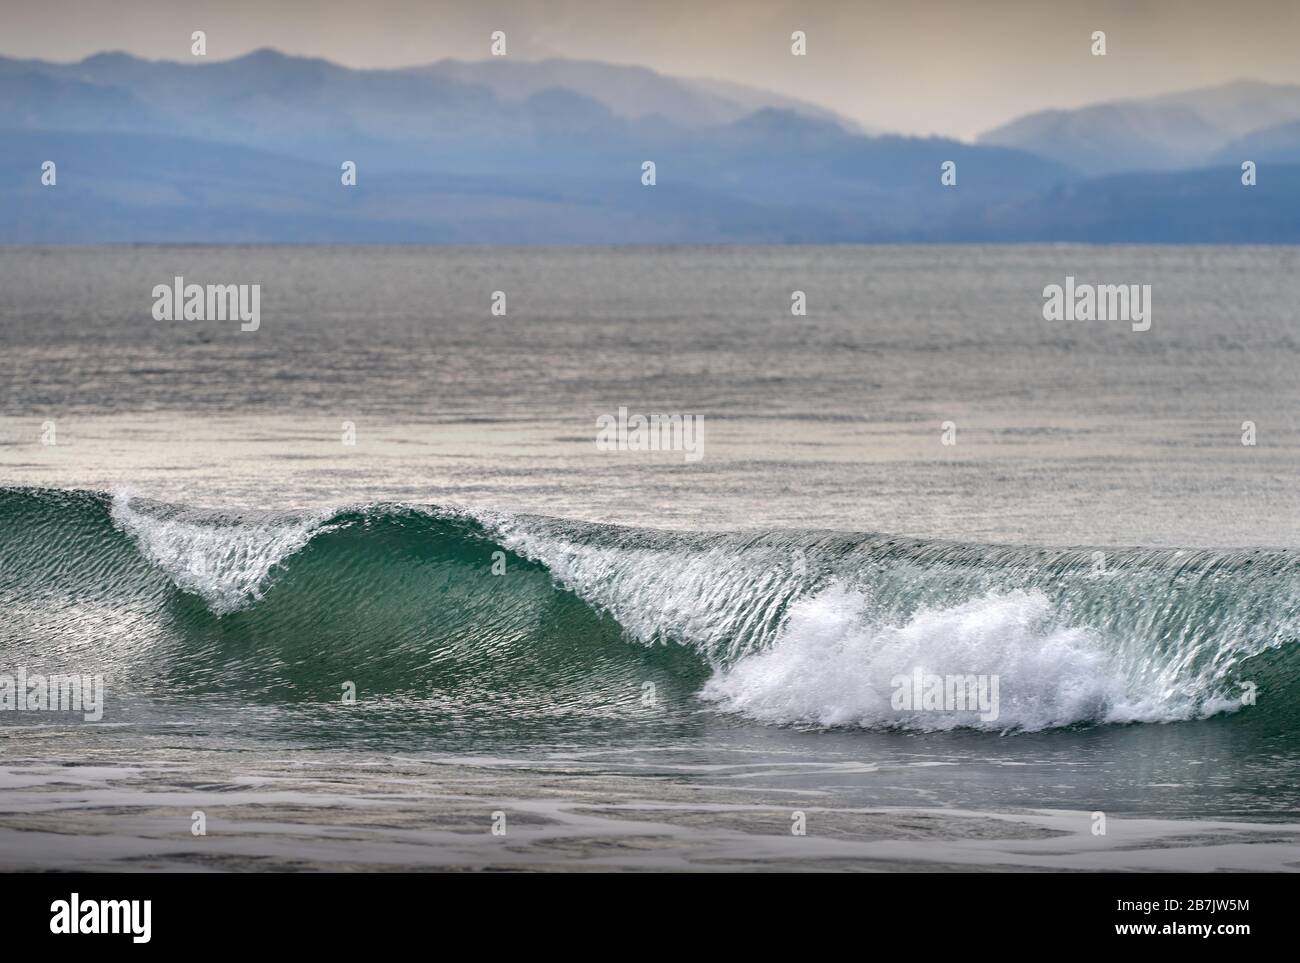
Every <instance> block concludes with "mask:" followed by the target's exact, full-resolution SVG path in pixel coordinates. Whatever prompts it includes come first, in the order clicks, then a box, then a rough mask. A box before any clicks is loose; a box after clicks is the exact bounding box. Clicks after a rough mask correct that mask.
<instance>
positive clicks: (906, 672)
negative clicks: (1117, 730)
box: [0, 489, 1300, 731]
mask: <svg viewBox="0 0 1300 963" xmlns="http://www.w3.org/2000/svg"><path fill="white" fill-rule="evenodd" d="M0 603H2V610H0V658H2V659H3V662H5V663H11V664H22V665H25V666H26V667H28V668H29V670H38V669H39V670H43V671H61V670H66V671H80V672H91V671H104V672H105V673H106V674H107V675H108V676H109V677H110V679H112V680H113V681H114V683H115V688H116V689H117V690H118V691H128V692H131V693H137V694H142V695H149V696H154V697H157V698H163V699H171V700H186V699H190V700H193V699H209V698H212V699H223V698H224V699H240V700H245V701H249V702H253V703H260V704H270V705H279V704H312V703H319V704H327V703H336V702H337V701H338V699H339V696H338V693H339V691H340V687H341V684H342V683H345V682H346V683H350V684H352V685H354V686H355V688H356V690H357V692H358V693H359V695H360V696H362V697H366V698H369V699H371V700H373V702H372V704H378V705H383V706H387V707H389V708H390V709H391V710H392V711H393V712H394V713H396V714H397V716H398V717H400V718H407V719H409V718H411V717H412V716H411V713H415V714H416V715H418V716H419V718H421V719H425V720H428V719H436V720H439V721H444V722H445V721H448V720H451V721H452V722H453V723H459V724H468V722H467V720H468V719H470V718H471V716H473V715H474V714H475V713H479V714H482V713H488V714H490V715H491V716H492V718H494V719H496V720H498V721H499V722H501V723H502V724H503V725H504V724H508V723H511V722H516V723H517V722H519V721H521V720H534V719H555V718H559V717H563V718H567V719H569V720H572V721H577V722H580V723H582V724H587V725H590V724H591V722H592V721H593V720H595V721H599V720H607V721H616V720H623V721H626V720H628V719H637V718H651V717H653V718H655V719H660V720H662V719H664V718H669V719H674V720H677V721H679V722H680V721H681V720H683V719H686V718H688V717H690V716H692V715H693V714H699V713H702V712H707V713H714V714H717V713H721V714H723V715H725V716H728V717H746V718H749V719H752V720H757V721H760V722H763V723H769V724H775V725H800V726H810V727H869V728H892V729H908V730H945V729H953V728H976V729H989V730H995V731H1032V730H1041V729H1050V728H1055V727H1064V726H1076V725H1087V724H1101V723H1127V722H1170V721H1179V720H1194V719H1202V718H1206V717H1209V716H1214V715H1228V714H1231V715H1235V716H1236V717H1237V718H1238V719H1239V720H1248V719H1250V718H1255V719H1272V720H1274V721H1277V720H1279V719H1281V720H1285V721H1286V724H1287V725H1289V719H1290V718H1291V715H1292V713H1293V711H1294V709H1295V708H1296V705H1295V703H1296V700H1297V697H1296V695H1295V693H1296V692H1297V691H1300V690H1297V688H1296V686H1295V684H1294V683H1295V682H1296V681H1297V668H1298V664H1297V656H1296V648H1295V646H1294V644H1293V643H1294V641H1295V638H1296V634H1297V626H1298V625H1300V623H1298V622H1297V616H1298V615H1300V554H1297V553H1294V552H1283V551H1274V552H1262V551H1253V552H1208V551H1195V552H1192V551H1181V552H1180V551H1169V550H1160V551H1156V550H1140V549H1130V550H1116V549H1107V550H1092V549H1061V550H1047V549H1034V548H1018V547H1003V546H976V545H960V544H955V543H942V542H934V541H924V540H916V539H906V538H897V537H892V536H886V535H878V534H846V533H831V532H769V533H743V534H741V533H736V534H715V533H676V532H665V531H657V530H646V529H629V528H621V527H616V526H607V525H598V524H593V523H587V522H574V521H564V520H557V519H548V518H540V517H531V516H519V515H507V514H501V513H492V512H472V511H464V510H454V509H449V508H442V507H438V506H414V505H368V506H359V507H351V508H347V509H343V510H339V511H332V512H311V513H300V514H258V513H229V512H216V511H207V510H200V509H194V508H189V507H185V506H177V505H164V504H158V503H152V502H149V501H146V500H143V499H139V498H133V497H131V496H130V495H128V494H126V493H117V494H114V495H108V494H102V493H93V492H66V491H50V490H34V489H3V490H0ZM918 673H919V674H920V675H923V676H926V677H930V676H935V675H937V676H939V677H944V676H951V675H957V676H963V677H966V676H976V677H980V678H995V679H996V680H997V686H998V688H997V691H998V695H999V699H1000V706H999V710H998V712H997V713H996V716H995V717H994V718H983V717H981V715H980V714H978V713H975V712H972V711H968V710H966V709H964V708H961V707H957V708H953V707H951V706H943V705H939V706H933V707H928V708H927V709H926V710H925V711H920V710H919V707H905V708H900V707H899V705H898V699H897V694H898V691H899V680H900V678H902V677H909V678H910V677H912V676H914V675H915V674H918ZM1243 695H1247V698H1246V699H1245V702H1246V703H1250V702H1251V701H1252V699H1251V697H1250V696H1251V695H1253V696H1254V701H1255V702H1257V704H1255V705H1250V704H1246V705H1244V706H1243ZM985 715H986V716H987V715H988V713H986V714H985Z"/></svg>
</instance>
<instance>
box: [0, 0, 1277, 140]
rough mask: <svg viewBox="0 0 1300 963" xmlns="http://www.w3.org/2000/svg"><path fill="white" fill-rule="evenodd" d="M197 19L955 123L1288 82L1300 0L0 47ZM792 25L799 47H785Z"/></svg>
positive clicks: (410, 22)
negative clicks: (703, 80) (576, 67)
mask: <svg viewBox="0 0 1300 963" xmlns="http://www.w3.org/2000/svg"><path fill="white" fill-rule="evenodd" d="M200 29H201V30H205V31H207V34H208V54H209V57H210V58H213V59H225V58H228V57H234V56H238V55H240V54H243V53H247V52H248V51H250V50H254V49H256V48H258V47H266V46H270V47H276V48H278V49H280V50H284V51H286V52H288V53H295V54H309V55H313V56H320V57H326V58H328V59H330V60H335V61H338V62H339V63H343V64H347V65H348V66H354V67H392V66H406V65H410V64H417V63H427V62H429V61H432V60H437V59H440V58H443V57H458V58H461V59H479V58H482V57H485V56H487V53H488V42H489V41H488V35H489V34H490V33H491V32H492V31H493V30H504V31H506V34H507V36H508V38H509V48H510V49H509V53H510V56H513V57H519V58H525V59H535V58H539V57H549V56H566V57H582V58H589V59H597V60H606V61H612V62H615V63H635V64H644V65H646V66H649V67H653V68H655V69H658V70H661V71H663V72H666V73H672V74H680V75H689V76H704V77H718V78H722V79H726V80H735V81H740V82H743V83H749V84H754V85H758V86H763V87H768V88H770V89H774V90H778V91H780V92H782V93H786V94H790V95H793V96H797V97H802V98H804V99H806V100H811V101H815V102H817V103H821V104H824V105H826V106H828V107H831V108H833V109H835V110H838V111H840V112H841V113H843V114H846V115H848V116H850V117H853V118H855V119H857V120H859V121H861V122H862V123H864V124H867V125H870V126H873V127H880V128H885V129H889V130H898V131H905V132H909V133H943V134H949V135H955V136H960V137H970V136H972V135H974V134H975V133H977V132H979V131H981V130H984V129H987V128H989V127H991V126H994V125H996V124H998V123H1001V122H1003V121H1005V120H1009V119H1011V118H1012V117H1014V116H1017V115H1019V114H1022V113H1025V112H1027V111H1030V110H1037V109H1041V108H1044V107H1071V106H1078V105H1080V104H1085V103H1089V102H1093V101H1097V100H1108V99H1114V98H1118V97H1129V96H1142V95H1147V94H1154V93H1164V92H1168V91H1172V90H1178V89H1184V88H1187V87H1194V86H1205V85H1212V84H1216V83H1222V82H1225V81H1228V80H1233V79H1237V78H1241V77H1252V78H1257V79H1260V80H1271V81H1279V82H1300V0H1232V2H1226V0H1064V2H1053V0H893V2H878V0H843V2H829V0H823V2H816V0H811V2H804V3H796V2H789V0H659V2H655V0H512V2H501V0H466V2H460V3H449V2H441V0H362V2H356V3H345V2H336V0H222V2H220V3H217V2H198V0H111V2H109V0H80V2H77V0H0V53H2V54H5V55H7V56H22V57H38V58H44V59H50V60H77V59H80V58H81V57H84V56H86V55H87V54H90V53H95V52H98V51H102V50H126V51H129V52H131V53H135V54H139V55H142V56H147V57H155V58H162V59H169V60H171V59H174V60H184V59H188V58H189V43H190V40H189V37H190V34H191V32H192V31H194V30H200ZM793 30H803V31H805V32H806V33H807V35H808V56H807V57H792V56H791V55H790V33H791V31H793ZM1094 30H1104V31H1106V35H1107V46H1108V54H1107V56H1105V57H1093V56H1091V55H1090V53H1089V46H1090V39H1089V38H1090V35H1091V34H1092V32H1093V31H1094Z"/></svg>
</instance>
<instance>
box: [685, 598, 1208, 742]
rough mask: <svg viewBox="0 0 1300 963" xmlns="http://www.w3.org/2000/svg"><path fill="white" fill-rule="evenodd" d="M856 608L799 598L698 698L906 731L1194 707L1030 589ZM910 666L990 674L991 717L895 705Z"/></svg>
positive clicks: (775, 715)
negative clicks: (904, 616) (768, 640)
mask: <svg viewBox="0 0 1300 963" xmlns="http://www.w3.org/2000/svg"><path fill="white" fill-rule="evenodd" d="M867 609H868V606H867V598H866V597H865V596H864V595H863V594H862V593H860V592H857V591H854V590H852V589H849V588H847V587H845V586H844V585H842V584H835V585H832V586H830V587H828V588H827V589H825V590H824V591H822V592H820V593H818V594H817V595H814V596H812V597H809V598H806V599H803V600H800V601H799V602H797V603H795V604H794V605H793V606H792V607H791V610H790V613H789V617H788V619H787V620H786V622H785V624H784V626H783V627H782V630H781V632H780V633H779V634H778V636H777V638H776V640H775V642H774V644H773V645H772V646H771V647H770V648H767V649H765V650H763V651H761V652H757V653H755V654H753V655H749V656H747V657H745V658H743V659H741V660H740V661H739V662H737V663H736V664H735V665H733V666H731V667H729V668H722V669H719V670H718V671H717V672H716V673H715V674H714V676H713V678H711V679H710V680H709V682H708V683H707V685H706V686H705V688H704V690H703V693H702V696H703V698H705V699H707V700H708V701H710V702H712V703H714V704H715V705H717V706H718V707H719V708H721V709H723V710H726V711H731V712H736V713H739V714H742V715H745V716H747V717H749V718H753V719H756V720H759V721H762V722H768V723H785V724H796V725H798V724H803V725H814V726H861V727H869V728H907V729H917V730H943V729H953V728H957V727H971V728H982V729H994V730H1008V729H1019V730H1027V731H1034V730H1039V729H1049V728H1053V727H1058V726H1066V725H1071V724H1076V723H1089V722H1128V721H1146V722H1164V721H1172V720H1175V719H1182V718H1192V717H1194V716H1196V715H1202V714H1204V707H1203V706H1202V705H1201V703H1200V701H1199V700H1198V699H1197V698H1196V695H1197V693H1195V692H1191V691H1188V692H1186V693H1184V694H1178V693H1171V692H1170V691H1168V690H1167V689H1158V687H1159V686H1161V685H1162V681H1161V679H1160V676H1159V675H1158V674H1157V675H1156V676H1154V677H1153V676H1151V675H1150V674H1145V673H1138V674H1136V675H1134V674H1132V673H1130V672H1128V671H1126V670H1125V668H1124V666H1123V665H1122V664H1121V663H1120V662H1119V661H1117V660H1115V659H1114V658H1112V648H1111V646H1110V645H1109V644H1108V643H1107V641H1106V640H1105V639H1103V638H1102V637H1101V636H1100V634H1099V633H1097V632H1095V631H1093V630H1091V629H1089V628H1086V627H1071V626H1066V625H1062V624H1060V623H1059V621H1058V619H1057V618H1056V617H1055V615H1054V613H1053V609H1052V604H1051V602H1050V600H1049V599H1048V597H1047V596H1046V595H1045V594H1044V593H1043V592H1041V591H1038V590H1032V591H1023V590H1015V591H1009V592H990V593H988V594H986V595H984V596H982V597H979V598H976V599H973V600H971V601H968V602H965V603H963V604H960V605H955V606H952V607H949V608H925V609H922V610H920V611H918V612H916V613H915V614H914V615H913V616H912V617H911V618H910V619H908V620H906V621H905V622H903V623H902V624H899V625H879V624H872V623H871V621H870V620H869V619H868V618H867V617H866V616H865V614H864V613H865V612H866V611H867ZM918 668H919V669H921V671H922V672H923V673H926V674H936V675H941V676H945V675H968V674H973V675H987V676H997V677H998V678H999V682H1000V703H1001V704H1000V707H999V712H998V715H997V718H996V719H994V720H989V721H986V720H983V719H981V718H980V715H979V714H978V713H977V712H973V711H944V710H922V711H917V710H914V709H896V708H895V707H894V705H893V703H892V701H891V696H892V695H893V694H894V691H895V688H894V685H893V682H894V680H895V679H896V678H897V677H899V676H908V677H910V676H912V674H913V673H914V672H915V670H917V669H918ZM1225 706H1226V704H1221V705H1220V706H1219V708H1220V709H1221V708H1224V707H1225Z"/></svg>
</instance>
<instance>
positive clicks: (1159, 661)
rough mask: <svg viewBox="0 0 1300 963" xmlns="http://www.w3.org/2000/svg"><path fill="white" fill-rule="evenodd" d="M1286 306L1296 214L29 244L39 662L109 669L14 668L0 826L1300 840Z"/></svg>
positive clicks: (606, 844)
mask: <svg viewBox="0 0 1300 963" xmlns="http://www.w3.org/2000/svg"><path fill="white" fill-rule="evenodd" d="M177 276H181V277H184V278H185V281H186V282H187V283H198V284H251V283H257V284H260V285H261V318H260V322H261V323H260V327H259V329H258V330H257V331H255V332H245V331H241V330H240V324H239V322H238V321H237V320H235V321H230V320H192V321H157V320H155V319H154V316H153V313H152V309H153V305H154V297H153V296H152V293H151V292H152V290H153V288H154V287H155V286H156V285H160V284H162V285H171V284H172V282H173V279H174V278H175V277H177ZM1067 276H1068V277H1074V278H1076V279H1077V280H1078V281H1079V282H1081V283H1096V284H1149V285H1151V291H1152V296H1151V297H1152V324H1151V328H1150V330H1147V331H1134V330H1133V329H1132V325H1131V324H1130V323H1129V322H1128V321H1124V320H1114V321H1091V322H1089V321H1073V322H1065V321H1046V320H1044V319H1043V311H1042V308H1043V300H1044V299H1043V289H1044V287H1045V286H1047V285H1050V284H1064V283H1065V279H1066V277H1067ZM797 291H798V292H803V293H804V295H805V296H806V302H807V314H806V316H798V315H794V314H792V312H791V303H792V293H793V292H797ZM495 292H501V293H502V294H503V295H504V299H502V298H500V297H498V296H497V295H496V294H495ZM502 300H504V304H505V313H504V314H500V313H495V314H494V313H493V310H492V308H493V304H494V302H495V303H497V304H500V303H501V302H502ZM1297 305H1300V250H1297V249H1295V248H1242V247H1232V248H1213V247H1111V248H1086V247H1072V246H1028V247H998V248H986V247H924V248H920V247H918V248H907V247H888V248H863V247H835V248H816V247H800V248H780V247H777V248H663V249H658V248H625V249H599V250H585V249H563V250H559V249H545V250H538V249H528V250H524V249H520V250H501V249H441V248H355V249H347V248H295V247H266V248H202V247H169V248H133V247H123V248H105V249H48V250H37V249H14V248H7V249H0V686H2V685H3V676H4V675H5V674H6V673H8V674H10V675H14V674H16V673H17V672H18V671H19V670H22V671H23V672H24V673H27V674H28V676H31V675H50V674H70V673H75V674H79V675H102V677H103V678H104V684H105V699H104V706H103V715H102V719H100V720H98V721H85V720H84V719H83V718H82V717H81V715H80V714H77V713H69V712H44V711H22V712H19V711H3V710H0V869H121V870H148V869H164V868H165V869H192V870H223V869H306V870H311V869H353V868H356V869H373V868H389V869H457V870H460V869H464V870H476V869H503V868H531V869H586V870H602V869H633V870H656V869H696V870H723V869H811V870H817V869H869V870H872V869H874V870H893V869H906V870H917V869H924V870H934V869H965V870H972V869H974V870H985V871H996V870H1001V869H1031V870H1107V869H1109V870H1177V869H1219V870H1295V869H1297V868H1300V733H1298V731H1297V729H1298V726H1300V654H1298V650H1297V648H1296V639H1297V634H1298V633H1300V513H1297V512H1296V511H1295V493H1296V491H1297V481H1296V479H1297V478H1298V477H1300V431H1297V428H1296V416H1295V412H1297V411H1300V378H1298V377H1297V374H1296V373H1297V371H1300V328H1297V320H1298V319H1297ZM498 311H499V308H498ZM620 409H626V410H627V412H630V413H632V414H638V413H639V414H645V415H650V414H664V415H682V416H689V415H695V416H699V417H701V418H702V419H703V431H702V435H701V436H700V440H701V446H700V449H699V456H700V457H698V459H696V458H695V457H693V456H690V453H688V452H683V451H681V450H659V451H643V450H635V448H634V447H633V448H631V449H619V450H604V449H602V448H601V447H600V446H598V445H597V437H598V431H599V429H598V427H597V425H598V419H601V418H602V417H603V416H617V414H618V412H619V410H620ZM1243 442H1248V443H1243ZM916 674H919V675H920V676H922V677H930V676H935V675H937V676H940V677H944V678H949V677H961V678H966V677H974V678H978V679H980V680H982V681H988V680H994V681H995V684H996V687H997V688H996V693H997V705H996V711H994V712H992V713H989V712H979V711H973V710H972V709H971V708H969V707H967V706H964V705H957V706H952V705H946V704H936V705H932V706H926V707H921V706H919V705H918V706H915V707H913V706H904V707H900V706H899V705H898V701H897V700H898V694H899V691H900V683H899V680H900V679H905V678H907V679H910V678H912V677H913V676H914V675H916ZM0 695H2V693H0Z"/></svg>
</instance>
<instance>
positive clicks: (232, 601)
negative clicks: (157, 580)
mask: <svg viewBox="0 0 1300 963" xmlns="http://www.w3.org/2000/svg"><path fill="white" fill-rule="evenodd" d="M131 500H132V499H131V494H130V493H129V492H126V491H118V492H114V494H113V509H112V517H113V524H114V525H116V526H117V527H118V528H119V529H121V530H122V531H124V532H126V533H127V534H128V535H130V536H131V537H132V538H133V539H134V540H135V543H136V545H137V546H138V547H139V549H140V553H141V554H142V555H144V557H145V558H147V559H148V560H149V561H150V562H151V563H152V564H154V565H156V566H157V567H158V568H159V569H160V570H162V572H163V573H164V574H166V575H167V577H168V578H170V579H171V580H172V582H173V583H174V584H175V585H176V587H177V588H179V589H181V590H182V591H184V592H189V593H192V594H194V595H198V596H199V597H201V598H202V599H203V601H204V602H205V603H207V606H208V608H209V609H210V610H211V611H212V612H213V613H214V614H215V615H226V614H228V613H230V612H235V611H238V610H239V609H242V608H245V607H246V606H248V605H251V604H252V603H253V602H256V601H257V600H258V599H259V598H261V596H262V592H263V591H264V590H265V587H266V583H267V579H268V576H269V575H270V574H271V571H272V569H274V568H275V567H276V566H277V565H278V564H279V563H280V562H282V561H283V560H284V559H286V558H288V557H289V556H290V555H293V554H294V553H295V552H297V551H299V550H300V549H301V548H302V547H303V546H304V545H306V544H307V543H308V542H309V541H311V539H312V537H313V536H314V535H315V534H317V532H319V531H320V530H321V525H322V523H323V522H324V520H325V517H326V516H325V515H323V514H318V515H312V516H307V517H297V518H289V517H285V516H280V517H276V518H275V519H273V520H270V521H266V522H257V521H245V520H242V519H241V520H239V521H232V520H228V519H222V518H214V519H212V520H211V521H207V520H203V521H196V520H194V519H193V518H184V517H175V516H166V515H162V516H160V515H153V514H150V513H148V512H145V511H139V510H137V509H136V508H133V507H132V505H131Z"/></svg>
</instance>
